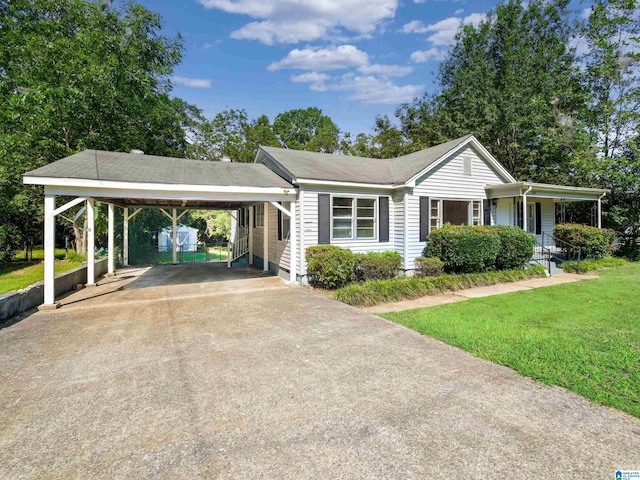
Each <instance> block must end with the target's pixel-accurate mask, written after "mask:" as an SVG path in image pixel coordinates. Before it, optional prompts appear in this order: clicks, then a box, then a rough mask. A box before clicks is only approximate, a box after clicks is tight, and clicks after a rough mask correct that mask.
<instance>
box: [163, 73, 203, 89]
mask: <svg viewBox="0 0 640 480" xmlns="http://www.w3.org/2000/svg"><path fill="white" fill-rule="evenodd" d="M171 81H172V82H173V83H175V84H176V85H184V86H185V87H191V88H211V80H207V79H204V78H187V77H180V76H174V77H171Z"/></svg>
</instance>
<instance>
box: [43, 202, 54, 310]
mask: <svg viewBox="0 0 640 480" xmlns="http://www.w3.org/2000/svg"><path fill="white" fill-rule="evenodd" d="M55 209H56V197H55V196H54V195H50V194H49V192H48V191H46V189H45V192H44V305H54V304H55V278H56V274H55V238H56V216H55V215H54V213H53V212H54V211H55Z"/></svg>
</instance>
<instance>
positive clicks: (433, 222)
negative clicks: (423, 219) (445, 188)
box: [429, 200, 440, 230]
mask: <svg viewBox="0 0 640 480" xmlns="http://www.w3.org/2000/svg"><path fill="white" fill-rule="evenodd" d="M429 222H430V224H429V225H430V226H431V230H435V229H436V228H439V227H440V200H431V213H430V214H429Z"/></svg>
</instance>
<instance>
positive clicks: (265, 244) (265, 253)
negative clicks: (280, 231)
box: [262, 202, 269, 272]
mask: <svg viewBox="0 0 640 480" xmlns="http://www.w3.org/2000/svg"><path fill="white" fill-rule="evenodd" d="M262 234H263V238H262V260H263V262H264V265H263V266H262V270H264V271H265V272H268V271H269V202H264V230H263V233H262Z"/></svg>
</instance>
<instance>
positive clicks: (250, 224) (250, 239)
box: [249, 206, 255, 265]
mask: <svg viewBox="0 0 640 480" xmlns="http://www.w3.org/2000/svg"><path fill="white" fill-rule="evenodd" d="M254 209H255V207H253V206H250V207H249V265H253V215H254Z"/></svg>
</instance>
